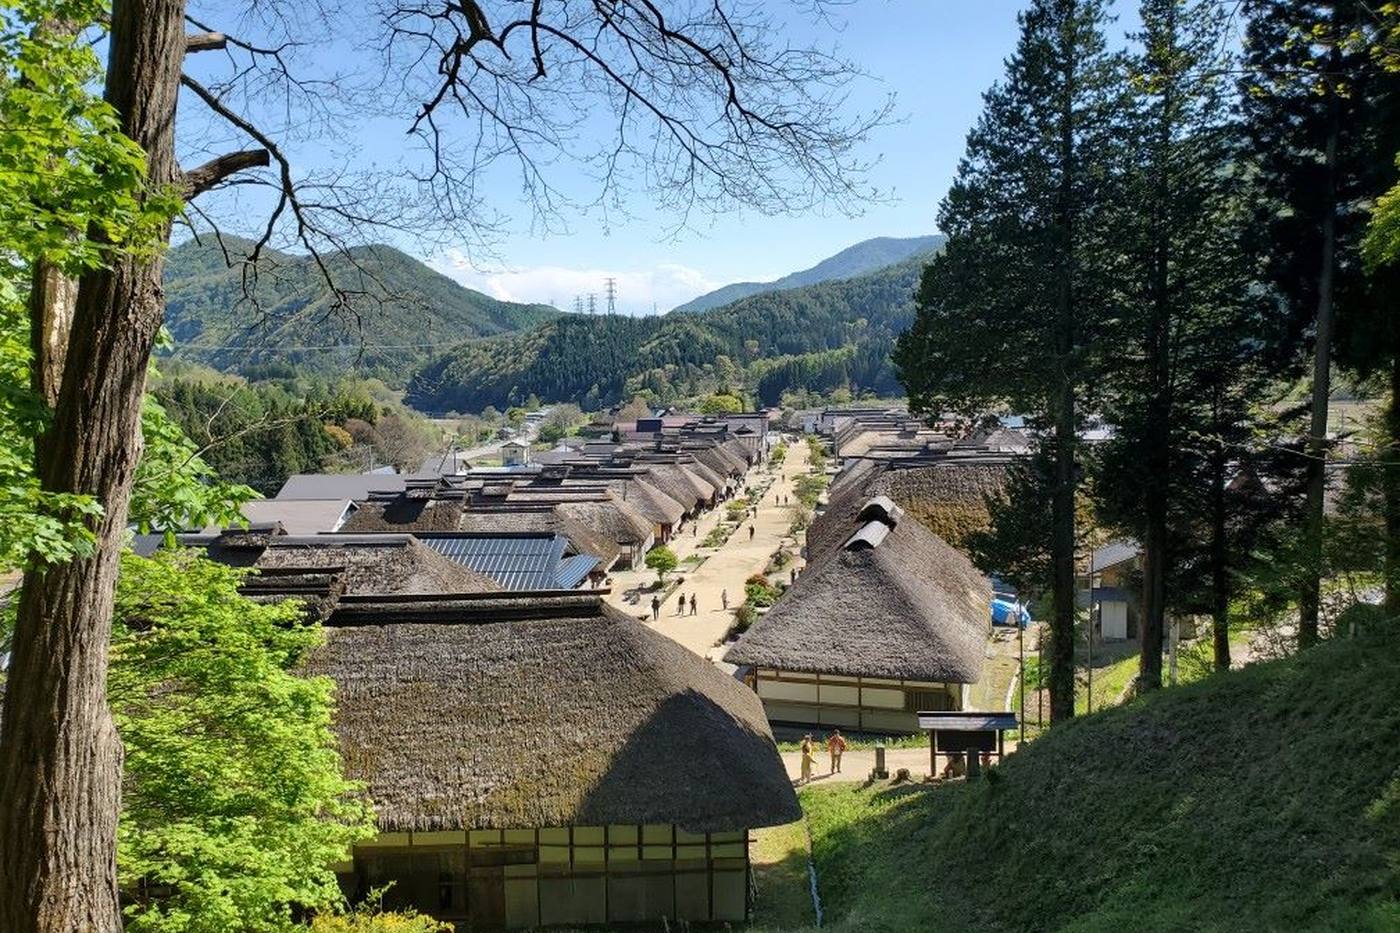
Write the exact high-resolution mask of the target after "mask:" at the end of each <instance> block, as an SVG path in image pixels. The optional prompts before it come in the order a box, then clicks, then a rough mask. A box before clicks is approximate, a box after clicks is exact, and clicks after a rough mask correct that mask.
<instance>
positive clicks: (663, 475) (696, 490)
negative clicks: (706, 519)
mask: <svg viewBox="0 0 1400 933" xmlns="http://www.w3.org/2000/svg"><path fill="white" fill-rule="evenodd" d="M638 466H640V467H643V468H645V469H646V471H647V472H646V476H647V481H648V482H649V483H651V484H652V485H653V486H655V487H656V488H657V489H660V490H661V491H662V492H664V493H665V494H666V495H668V496H670V497H671V498H672V499H675V500H676V501H677V502H679V503H680V504H681V505H682V506H684V507H685V510H686V514H687V515H693V514H695V513H696V512H698V511H699V510H700V509H701V508H703V507H704V506H705V504H706V503H708V502H709V501H710V500H711V499H712V498H714V489H712V488H711V487H710V486H709V484H707V483H704V482H702V481H701V480H700V478H699V477H697V476H696V475H695V474H694V473H691V472H690V471H689V470H687V469H685V468H684V467H682V466H681V465H680V464H679V463H662V462H652V461H646V462H643V463H640V464H638Z"/></svg>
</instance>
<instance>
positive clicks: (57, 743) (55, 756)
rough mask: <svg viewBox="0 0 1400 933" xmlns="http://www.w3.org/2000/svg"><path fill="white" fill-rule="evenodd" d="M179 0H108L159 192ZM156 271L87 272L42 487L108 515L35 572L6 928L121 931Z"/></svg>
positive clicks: (6, 805) (15, 686) (8, 773)
mask: <svg viewBox="0 0 1400 933" xmlns="http://www.w3.org/2000/svg"><path fill="white" fill-rule="evenodd" d="M183 18H184V3H183V2H182V0H117V2H116V3H115V4H114V5H113V10H112V30H111V47H110V58H109V63H108V71H107V87H106V98H107V100H108V101H109V102H110V103H111V104H112V105H113V106H114V107H115V108H116V110H117V112H118V113H119V114H120V115H121V120H122V129H123V131H124V132H125V133H126V134H127V135H128V136H129V137H131V138H132V139H133V140H134V141H135V142H136V143H137V144H139V145H140V146H141V147H142V148H143V149H144V150H145V152H146V154H147V159H148V168H149V174H150V179H151V182H152V185H153V186H154V187H160V186H163V185H166V184H170V183H173V182H174V181H175V180H176V178H177V172H176V168H175V162H174V149H173V144H174V117H175V104H176V99H177V94H178V89H179V78H180V66H181V59H182V56H183V53H184V47H185V36H184V30H183V28H182V27H183ZM160 274H161V265H160V262H159V261H154V262H149V261H148V262H137V261H135V260H133V259H131V258H129V257H124V256H120V255H119V256H117V257H115V259H114V261H113V263H112V267H111V268H110V269H106V270H101V271H98V272H92V273H89V274H86V275H84V276H83V277H82V279H81V281H80V283H79V287H78V300H77V307H76V311H75V314H74V318H73V323H72V329H71V336H70V339H69V342H68V349H67V360H68V363H69V365H67V366H65V367H63V372H62V382H61V385H60V388H59V391H58V397H57V404H56V405H55V410H54V421H53V427H52V429H51V431H50V433H49V434H48V436H46V437H45V438H43V439H42V440H41V443H40V444H39V445H38V446H39V463H38V466H39V478H40V482H41V483H42V484H43V487H44V488H45V489H47V490H51V491H55V492H75V493H86V494H88V495H91V496H93V497H95V498H96V499H97V500H98V501H100V502H101V503H102V505H103V507H104V510H105V511H104V514H103V517H102V518H101V520H100V521H99V522H97V523H96V524H95V527H94V531H95V532H96V534H97V545H98V548H97V552H96V554H95V555H94V556H92V557H91V558H87V559H84V560H76V561H73V562H71V563H68V564H64V565H60V566H55V567H48V568H45V569H42V570H35V571H31V572H29V573H28V574H26V576H25V580H24V587H23V592H22V595H21V597H20V604H19V613H18V618H17V620H16V626H15V634H14V643H13V651H12V655H11V660H10V671H9V678H8V682H7V684H6V691H7V694H6V701H5V707H4V711H3V725H2V726H0V930H7V931H8V930H15V931H21V930H22V931H25V933H69V931H75V930H82V931H116V930H120V929H121V916H120V911H119V906H118V898H117V881H116V823H117V816H118V813H119V810H120V803H121V745H120V742H119V740H118V738H117V735H116V732H115V730H114V729H113V726H112V720H111V716H110V714H109V712H108V710H107V702H106V678H107V646H108V639H109V636H110V631H111V621H112V600H113V593H114V589H115V585H116V574H117V566H118V557H119V553H120V549H121V545H122V539H123V536H124V535H125V533H126V517H127V506H128V503H129V500H130V495H131V484H132V479H133V476H134V473H135V469H136V462H137V459H138V458H139V455H140V448H141V439H140V412H141V398H142V394H143V391H144V389H145V380H146V365H147V362H148V360H149V358H150V353H151V347H152V344H153V341H154V339H155V334H156V331H157V329H158V328H159V326H160V320H161V314H162V295H161V289H160Z"/></svg>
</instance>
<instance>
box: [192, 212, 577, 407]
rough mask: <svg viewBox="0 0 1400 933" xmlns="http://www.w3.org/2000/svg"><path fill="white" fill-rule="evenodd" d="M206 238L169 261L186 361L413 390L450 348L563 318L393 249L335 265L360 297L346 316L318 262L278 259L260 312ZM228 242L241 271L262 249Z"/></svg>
mask: <svg viewBox="0 0 1400 933" xmlns="http://www.w3.org/2000/svg"><path fill="white" fill-rule="evenodd" d="M204 239H205V241H204V243H202V244H201V243H196V242H195V241H193V240H190V241H187V242H185V243H182V244H180V245H179V246H177V247H175V248H174V249H172V250H171V251H170V253H169V255H168V256H167V258H166V268H165V295H166V326H167V327H168V328H169V330H170V332H171V335H172V336H173V337H174V339H175V348H174V351H173V352H174V354H175V355H177V356H179V357H181V358H184V359H188V360H192V361H195V362H200V363H205V364H207V365H210V366H214V367H215V368H217V369H221V370H225V371H235V372H245V373H246V372H250V371H256V370H257V369H259V368H263V367H266V366H268V365H269V364H278V365H291V366H295V367H297V368H298V369H301V370H303V371H307V372H312V373H317V374H322V375H334V374H339V373H342V372H345V371H347V370H351V369H353V370H356V371H358V372H360V373H362V374H365V375H374V376H378V377H380V378H382V379H384V380H385V381H386V382H389V383H390V384H392V385H403V384H404V383H405V382H406V381H407V379H408V377H409V375H410V374H411V373H412V371H413V370H414V369H416V368H417V367H418V366H420V365H421V364H422V363H423V362H424V361H425V360H427V359H428V358H429V357H431V356H432V355H433V354H434V353H436V352H439V351H440V350H441V348H442V347H444V346H446V345H449V344H454V343H457V342H459V341H461V340H464V339H468V338H473V337H488V336H491V335H497V334H510V333H516V332H519V331H523V330H526V329H529V328H532V327H535V326H538V325H539V324H541V323H543V322H545V321H548V320H550V319H551V318H553V317H555V316H557V315H558V312H557V311H556V310H555V309H553V308H548V307H545V306H542V305H523V304H514V303H511V302H505V301H498V300H496V299H494V298H491V297H489V296H487V295H483V294H481V293H480V292H474V291H471V290H470V289H466V288H463V287H462V286H460V285H458V284H457V283H456V282H454V281H452V280H451V279H449V278H447V277H446V276H444V275H441V274H439V273H437V272H434V271H433V270H432V269H429V268H428V267H427V266H425V265H423V264H422V263H421V262H419V261H417V260H416V259H413V258H412V257H411V256H407V255H405V254H404V253H401V252H399V251H398V250H396V249H393V248H392V247H388V246H367V247H362V248H357V249H354V250H351V251H349V253H348V254H347V255H345V256H337V257H335V258H332V259H331V260H330V261H329V268H330V270H331V274H332V277H333V279H334V281H335V282H336V283H337V286H338V287H340V288H342V289H345V290H347V291H349V292H353V293H355V294H354V295H353V296H352V299H351V300H352V302H353V306H352V307H351V309H350V310H348V311H343V310H337V309H336V307H335V302H334V300H333V294H332V292H331V290H330V288H329V287H327V285H326V282H325V279H324V276H323V275H322V274H321V272H320V270H319V269H318V268H317V267H316V265H315V263H314V262H313V261H312V260H311V259H310V258H309V257H305V256H293V255H289V254H286V253H276V252H272V253H270V254H268V256H267V260H266V261H265V262H264V263H263V264H262V265H261V266H260V271H261V274H260V275H259V278H258V287H257V288H256V290H255V291H254V297H255V298H256V302H252V301H249V300H248V299H247V297H246V296H245V294H244V288H243V272H242V268H241V267H238V266H235V267H233V268H230V267H229V265H228V262H227V261H226V259H225V258H224V255H223V252H222V251H221V250H220V249H219V248H218V246H217V245H216V244H215V242H214V240H213V239H212V238H208V237H206V238H204ZM225 242H226V243H227V244H228V246H229V252H230V254H231V255H232V256H233V257H234V258H235V261H238V260H241V258H242V257H243V256H246V255H247V253H248V250H249V249H250V248H251V244H250V243H249V242H248V241H246V240H238V239H235V238H228V237H226V238H225ZM327 347H329V348H331V349H325V348H327Z"/></svg>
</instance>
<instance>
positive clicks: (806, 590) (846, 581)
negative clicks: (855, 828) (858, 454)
mask: <svg viewBox="0 0 1400 933" xmlns="http://www.w3.org/2000/svg"><path fill="white" fill-rule="evenodd" d="M844 531H845V537H844V539H843V540H842V541H841V543H840V545H839V546H838V547H837V548H835V549H834V550H832V551H831V552H830V553H828V554H825V555H824V556H822V557H819V558H818V559H817V560H815V561H814V562H813V563H812V564H811V565H809V566H808V568H807V569H806V571H804V572H803V574H802V575H801V576H800V577H799V578H798V580H797V582H796V584H794V585H793V587H792V588H791V589H789V590H788V591H787V593H785V594H784V595H783V597H782V598H781V599H779V600H778V602H777V604H776V605H774V607H773V608H772V610H771V611H770V612H769V613H768V614H767V615H766V616H764V617H762V618H761V619H759V621H758V622H757V623H755V624H754V626H753V627H752V628H750V629H749V630H748V631H747V632H745V633H744V634H743V635H742V636H741V637H740V638H739V641H738V642H737V643H736V644H735V645H734V646H733V647H732V648H730V649H729V651H728V653H727V654H726V656H725V660H726V661H728V662H729V663H731V664H739V665H745V666H747V667H749V668H752V669H753V676H752V678H751V682H753V683H755V685H756V687H757V689H758V691H759V695H760V696H762V697H763V698H764V701H765V707H766V708H767V709H768V714H769V718H770V719H773V720H775V721H791V722H818V723H826V722H831V723H834V724H838V725H844V726H853V727H856V728H863V729H873V730H886V731H916V730H917V717H915V716H914V715H913V714H914V713H917V712H918V710H919V708H924V709H939V708H943V709H958V708H961V707H962V704H963V689H962V685H965V684H971V683H975V682H976V681H977V679H978V678H979V677H980V676H981V671H982V661H983V655H984V651H985V644H986V633H987V629H988V627H989V625H990V619H991V614H990V613H991V590H990V587H989V586H988V584H987V580H986V578H985V577H983V576H982V574H980V573H978V572H977V570H976V568H974V567H973V566H972V564H971V562H970V561H968V559H967V558H966V557H964V556H963V555H962V554H960V553H959V552H958V551H957V550H955V549H954V548H952V547H950V546H949V545H947V544H945V543H944V542H943V541H942V540H940V539H939V538H938V537H937V536H936V535H934V534H933V533H932V532H930V531H928V529H926V528H924V527H923V526H922V525H920V524H919V523H918V522H915V521H912V520H910V519H908V518H906V517H905V516H904V515H903V513H902V510H900V509H899V507H898V506H896V505H895V504H894V503H893V502H891V501H890V500H889V499H887V498H884V497H876V498H872V499H869V500H867V501H866V502H865V503H864V504H863V505H862V506H861V508H860V509H858V510H857V512H856V514H855V515H854V516H853V517H852V518H851V519H849V520H848V521H847V523H846V526H845V529H844ZM838 685H839V687H838Z"/></svg>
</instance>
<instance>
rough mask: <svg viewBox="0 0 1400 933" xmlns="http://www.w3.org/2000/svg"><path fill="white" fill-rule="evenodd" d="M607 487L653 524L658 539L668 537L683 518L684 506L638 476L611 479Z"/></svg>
mask: <svg viewBox="0 0 1400 933" xmlns="http://www.w3.org/2000/svg"><path fill="white" fill-rule="evenodd" d="M608 489H610V490H612V494H613V495H614V496H617V497H618V498H620V499H621V500H622V501H624V502H626V503H628V504H629V505H631V506H632V507H633V508H634V509H636V510H637V511H638V512H640V513H642V515H644V516H646V518H647V519H648V520H649V521H650V522H651V523H652V525H653V526H654V529H655V532H656V537H657V540H659V541H665V540H666V539H668V538H670V536H671V532H672V531H673V530H674V529H675V527H676V526H677V525H679V524H680V523H681V520H682V519H683V518H685V506H683V505H681V504H680V503H679V502H677V501H676V500H675V499H672V498H671V497H670V496H668V495H666V494H665V493H664V492H662V491H661V490H660V489H657V488H656V487H655V486H653V485H652V484H651V483H649V482H646V481H645V480H643V479H641V478H639V477H635V476H627V477H619V478H616V479H611V480H609V481H608Z"/></svg>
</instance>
